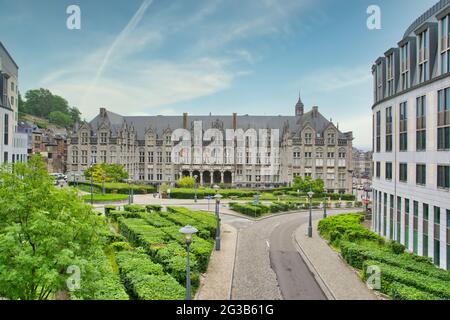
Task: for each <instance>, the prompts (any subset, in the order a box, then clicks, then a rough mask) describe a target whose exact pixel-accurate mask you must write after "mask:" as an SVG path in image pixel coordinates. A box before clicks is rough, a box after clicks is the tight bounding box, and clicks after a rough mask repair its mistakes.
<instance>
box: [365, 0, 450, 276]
mask: <svg viewBox="0 0 450 320" xmlns="http://www.w3.org/2000/svg"><path fill="white" fill-rule="evenodd" d="M449 71H450V1H449V0H442V1H440V2H439V3H437V4H436V5H434V6H433V7H432V8H431V9H429V10H428V11H427V12H425V13H424V14H423V15H421V16H420V17H419V18H418V19H417V20H416V21H415V22H414V23H413V24H412V25H411V26H410V27H409V28H408V30H407V31H406V33H405V34H404V37H403V39H402V40H401V41H400V42H399V43H398V46H397V47H394V48H391V49H389V50H388V51H386V52H385V54H384V56H383V57H380V58H378V60H376V62H375V64H374V65H373V68H372V72H373V76H374V105H373V107H372V112H373V151H374V153H373V171H374V172H373V200H374V204H373V212H374V215H373V220H372V227H373V230H375V231H376V232H377V233H379V234H380V235H382V236H384V237H386V239H388V240H395V241H398V242H400V243H402V244H404V245H405V246H406V247H407V249H408V250H409V251H411V252H414V253H416V254H418V255H422V256H429V257H431V258H432V260H433V262H434V263H435V264H436V265H438V266H440V267H441V268H446V269H449V265H450V245H449V243H450V232H449V228H450V77H449Z"/></svg>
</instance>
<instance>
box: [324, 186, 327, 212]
mask: <svg viewBox="0 0 450 320" xmlns="http://www.w3.org/2000/svg"><path fill="white" fill-rule="evenodd" d="M323 192H324V195H325V197H324V198H323V218H324V219H325V218H326V217H327V193H326V189H325V188H323Z"/></svg>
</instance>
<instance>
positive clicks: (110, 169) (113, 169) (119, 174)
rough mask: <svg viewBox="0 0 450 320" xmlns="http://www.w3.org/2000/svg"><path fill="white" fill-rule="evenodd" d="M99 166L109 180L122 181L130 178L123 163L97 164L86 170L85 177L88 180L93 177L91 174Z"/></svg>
mask: <svg viewBox="0 0 450 320" xmlns="http://www.w3.org/2000/svg"><path fill="white" fill-rule="evenodd" d="M98 167H99V168H101V170H102V171H103V172H104V173H105V175H106V180H107V182H120V181H123V180H125V179H128V172H127V171H126V170H125V168H124V167H123V165H120V164H116V163H112V164H109V163H101V164H96V165H94V166H92V167H90V168H88V169H87V170H85V171H84V177H85V178H86V179H87V180H89V179H91V175H92V174H93V173H94V172H95V170H96V168H98Z"/></svg>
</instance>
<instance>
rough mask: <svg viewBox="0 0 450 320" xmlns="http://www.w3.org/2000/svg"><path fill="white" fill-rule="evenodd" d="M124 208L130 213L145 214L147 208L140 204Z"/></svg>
mask: <svg viewBox="0 0 450 320" xmlns="http://www.w3.org/2000/svg"><path fill="white" fill-rule="evenodd" d="M123 208H124V209H125V211H128V212H145V207H144V206H141V205H139V204H127V205H124V206H123Z"/></svg>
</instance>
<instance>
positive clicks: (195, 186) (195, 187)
mask: <svg viewBox="0 0 450 320" xmlns="http://www.w3.org/2000/svg"><path fill="white" fill-rule="evenodd" d="M197 178H198V175H195V176H194V179H195V182H194V189H195V196H194V202H195V203H197Z"/></svg>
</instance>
